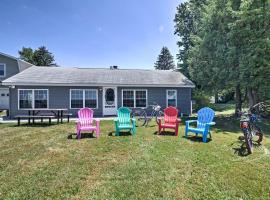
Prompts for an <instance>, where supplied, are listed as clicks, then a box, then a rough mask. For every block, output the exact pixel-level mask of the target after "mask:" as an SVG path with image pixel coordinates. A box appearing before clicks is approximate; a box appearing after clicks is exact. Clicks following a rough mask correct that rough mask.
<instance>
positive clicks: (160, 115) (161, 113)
mask: <svg viewBox="0 0 270 200" xmlns="http://www.w3.org/2000/svg"><path fill="white" fill-rule="evenodd" d="M161 117H164V113H163V112H162V111H158V113H157V115H156V123H157V124H158V118H161Z"/></svg>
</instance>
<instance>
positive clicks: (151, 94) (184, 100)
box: [117, 87, 191, 115]
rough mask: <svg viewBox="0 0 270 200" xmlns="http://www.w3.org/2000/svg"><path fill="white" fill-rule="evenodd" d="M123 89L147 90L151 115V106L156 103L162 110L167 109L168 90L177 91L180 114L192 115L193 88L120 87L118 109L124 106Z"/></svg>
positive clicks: (148, 110)
mask: <svg viewBox="0 0 270 200" xmlns="http://www.w3.org/2000/svg"><path fill="white" fill-rule="evenodd" d="M123 89H145V90H147V106H148V108H147V113H148V114H151V111H152V108H151V107H149V105H153V104H154V102H155V103H157V104H159V105H160V106H161V109H162V110H163V109H164V108H166V107H167V102H166V101H167V99H166V95H167V90H177V108H178V110H179V112H180V113H183V114H186V115H190V114H191V88H153V87H146V88H141V87H140V88H136V87H132V88H131V87H118V90H117V93H118V95H117V96H118V100H117V101H118V107H121V106H122V90H123Z"/></svg>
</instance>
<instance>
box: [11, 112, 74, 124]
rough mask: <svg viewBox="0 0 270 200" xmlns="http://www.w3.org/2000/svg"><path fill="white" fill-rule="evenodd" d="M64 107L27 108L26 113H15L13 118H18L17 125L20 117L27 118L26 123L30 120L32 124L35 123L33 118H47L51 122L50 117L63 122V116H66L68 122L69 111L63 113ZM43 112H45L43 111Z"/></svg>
mask: <svg viewBox="0 0 270 200" xmlns="http://www.w3.org/2000/svg"><path fill="white" fill-rule="evenodd" d="M67 110H68V109H66V108H56V109H29V110H27V111H28V115H17V116H15V118H16V119H17V120H18V126H19V125H20V120H21V119H28V124H30V122H31V120H32V122H33V124H34V123H35V119H40V120H41V122H43V119H49V123H50V124H51V119H53V118H56V119H57V123H59V122H61V123H63V118H64V117H66V118H67V121H68V122H69V119H70V117H71V116H72V114H71V113H64V111H67ZM44 112H45V113H44Z"/></svg>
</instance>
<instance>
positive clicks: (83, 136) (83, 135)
mask: <svg viewBox="0 0 270 200" xmlns="http://www.w3.org/2000/svg"><path fill="white" fill-rule="evenodd" d="M86 138H90V139H91V138H96V137H95V136H94V133H81V138H80V139H86ZM67 139H69V140H77V139H78V138H77V134H76V133H70V134H69V135H68V137H67Z"/></svg>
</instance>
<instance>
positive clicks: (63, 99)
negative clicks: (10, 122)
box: [10, 86, 102, 118]
mask: <svg viewBox="0 0 270 200" xmlns="http://www.w3.org/2000/svg"><path fill="white" fill-rule="evenodd" d="M100 88H101V87H63V86H61V87H49V86H48V87H46V86H42V87H40V86H35V87H33V86H16V87H15V88H14V89H10V116H11V118H14V116H16V115H21V114H27V111H25V110H18V89H48V90H49V109H53V108H67V109H68V112H69V113H72V115H73V116H72V117H76V116H77V112H78V109H70V99H69V96H70V89H98V108H97V109H94V112H95V116H102V91H101V90H100Z"/></svg>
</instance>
